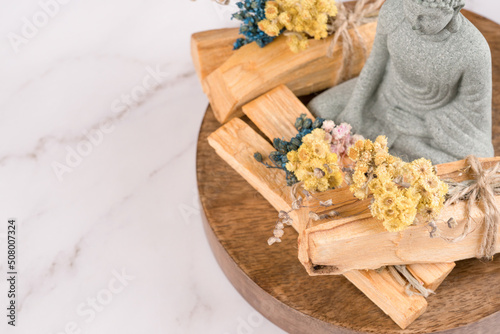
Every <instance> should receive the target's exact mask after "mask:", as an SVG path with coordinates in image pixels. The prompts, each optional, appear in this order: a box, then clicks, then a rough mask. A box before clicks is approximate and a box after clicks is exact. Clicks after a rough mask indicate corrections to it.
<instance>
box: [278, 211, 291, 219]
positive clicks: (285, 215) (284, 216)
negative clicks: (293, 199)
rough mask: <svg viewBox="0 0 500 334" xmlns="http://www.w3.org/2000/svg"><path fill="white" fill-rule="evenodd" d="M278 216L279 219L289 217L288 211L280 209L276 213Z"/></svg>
mask: <svg viewBox="0 0 500 334" xmlns="http://www.w3.org/2000/svg"><path fill="white" fill-rule="evenodd" d="M278 217H279V218H281V219H285V218H289V216H288V212H286V211H283V210H281V211H280V212H279V214H278Z"/></svg>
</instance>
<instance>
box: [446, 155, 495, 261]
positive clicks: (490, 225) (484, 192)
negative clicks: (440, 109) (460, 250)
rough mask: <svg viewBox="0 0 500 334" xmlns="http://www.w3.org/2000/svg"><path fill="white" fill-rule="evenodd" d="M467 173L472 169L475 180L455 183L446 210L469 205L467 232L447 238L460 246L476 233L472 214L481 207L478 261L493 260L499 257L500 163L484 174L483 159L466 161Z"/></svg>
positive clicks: (470, 158)
mask: <svg viewBox="0 0 500 334" xmlns="http://www.w3.org/2000/svg"><path fill="white" fill-rule="evenodd" d="M466 161H467V164H468V165H469V166H468V167H467V169H470V171H471V173H472V175H473V177H474V180H472V181H470V182H467V183H462V184H461V186H460V184H456V183H451V187H452V191H451V194H452V196H451V197H450V198H449V199H448V200H447V201H446V203H445V207H448V206H450V205H453V204H455V203H457V202H458V201H466V211H465V214H466V216H467V220H466V222H465V226H464V230H463V232H462V233H461V234H460V235H459V236H458V237H456V238H443V239H445V240H447V241H450V242H459V241H461V240H463V239H464V238H465V237H466V236H467V235H469V234H470V233H471V232H472V230H473V222H474V220H473V218H472V216H471V213H472V210H473V209H474V208H475V207H477V206H478V203H479V204H480V206H481V207H482V209H483V212H484V218H483V222H482V224H481V225H483V229H484V234H483V239H482V241H481V245H480V246H479V249H478V252H477V255H476V257H477V258H478V259H488V260H491V259H492V258H493V255H495V246H496V241H497V233H498V227H499V226H500V223H499V222H500V210H499V208H498V205H497V201H496V199H495V195H496V194H498V193H499V190H500V189H499V184H500V173H499V171H498V170H499V169H500V163H497V164H496V165H495V166H494V167H492V168H490V169H487V170H484V169H483V166H482V164H481V162H480V161H479V159H478V158H477V157H475V156H473V155H469V156H468V157H467V158H466Z"/></svg>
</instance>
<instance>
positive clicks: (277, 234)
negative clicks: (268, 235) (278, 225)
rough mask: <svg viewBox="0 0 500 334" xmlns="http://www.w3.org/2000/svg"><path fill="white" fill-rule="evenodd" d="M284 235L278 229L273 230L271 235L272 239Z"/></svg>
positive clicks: (283, 232)
mask: <svg viewBox="0 0 500 334" xmlns="http://www.w3.org/2000/svg"><path fill="white" fill-rule="evenodd" d="M284 234H285V231H283V230H278V229H275V230H274V231H273V235H274V237H276V238H281V237H282V236H283V235H284Z"/></svg>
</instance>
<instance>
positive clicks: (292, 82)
mask: <svg viewBox="0 0 500 334" xmlns="http://www.w3.org/2000/svg"><path fill="white" fill-rule="evenodd" d="M358 30H359V32H360V34H361V36H362V37H363V40H364V41H365V43H366V46H367V49H368V52H369V51H370V50H371V47H372V44H373V40H374V38H375V31H376V22H374V23H369V24H366V25H363V26H361V27H360V28H359V29H358ZM351 34H352V36H353V38H354V39H355V40H356V39H357V37H356V36H355V33H354V32H351ZM331 39H332V37H329V38H327V39H325V40H319V41H317V40H311V41H310V46H309V48H308V49H307V50H305V51H302V52H300V53H297V54H295V53H293V52H292V51H290V49H289V47H288V45H287V43H286V37H285V36H280V37H278V38H276V40H275V41H273V42H272V43H270V44H268V45H267V46H266V47H264V48H260V47H259V46H258V45H256V44H255V43H251V44H248V45H245V46H243V47H242V48H240V49H239V50H237V51H235V52H234V53H233V54H232V55H231V56H230V57H229V59H227V60H226V61H225V62H224V64H222V65H221V66H219V67H218V68H217V69H216V70H215V71H213V72H212V73H211V74H209V75H208V76H207V77H206V78H205V80H204V83H203V87H204V90H205V93H207V95H208V98H209V100H210V104H211V105H212V108H213V110H214V114H215V117H216V118H217V120H218V121H219V122H221V123H225V122H227V121H228V120H229V119H231V118H232V117H235V116H237V115H240V113H241V111H240V108H241V106H243V105H244V104H246V103H247V102H249V101H251V100H253V99H255V98H256V97H258V96H260V95H261V94H264V93H266V92H268V91H269V90H271V89H273V88H275V87H277V86H278V85H280V84H286V85H287V86H288V87H289V88H290V89H291V90H292V91H293V92H294V93H295V94H296V95H307V94H311V93H314V92H318V91H321V90H323V89H326V88H329V87H332V86H333V85H334V84H336V83H337V82H338V79H339V78H338V75H339V73H338V70H339V68H340V64H341V63H342V62H343V59H342V46H341V45H342V44H341V43H338V45H337V46H336V48H335V50H334V53H333V58H328V57H327V56H326V54H327V50H328V46H329V45H330V43H331ZM194 58H196V59H201V58H204V57H202V56H199V55H195V56H194ZM364 63H365V57H364V54H363V52H362V51H361V48H360V47H359V46H358V47H356V50H355V52H354V54H353V55H352V56H351V59H350V64H351V68H350V71H349V77H354V76H356V75H358V74H359V72H360V71H361V69H362V68H363V65H364Z"/></svg>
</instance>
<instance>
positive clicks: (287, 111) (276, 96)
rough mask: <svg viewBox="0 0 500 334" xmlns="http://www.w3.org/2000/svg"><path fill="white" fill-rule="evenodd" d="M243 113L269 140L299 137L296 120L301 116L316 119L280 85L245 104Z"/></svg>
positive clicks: (292, 94)
mask: <svg viewBox="0 0 500 334" xmlns="http://www.w3.org/2000/svg"><path fill="white" fill-rule="evenodd" d="M242 109H243V113H244V114H245V115H247V116H248V118H250V120H251V121H252V122H253V123H254V124H255V125H257V127H258V128H259V129H260V130H261V131H262V132H263V133H264V134H265V135H266V136H267V138H269V139H270V140H273V139H274V138H285V140H290V138H292V137H295V136H296V135H297V132H298V131H297V129H295V126H294V124H295V120H296V119H297V117H299V116H300V115H301V114H306V116H307V117H309V118H311V119H314V117H313V115H311V113H310V112H309V109H307V108H306V106H305V105H304V104H302V102H300V100H299V99H298V98H297V96H295V94H294V93H293V92H292V91H291V90H290V89H289V88H287V87H286V86H285V85H279V86H278V87H276V88H274V89H273V90H271V91H270V92H268V93H266V94H264V95H262V96H260V97H259V98H257V99H255V100H253V101H252V102H250V103H248V104H245V105H244V106H243V107H242Z"/></svg>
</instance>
